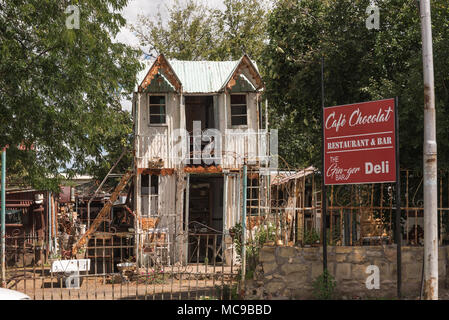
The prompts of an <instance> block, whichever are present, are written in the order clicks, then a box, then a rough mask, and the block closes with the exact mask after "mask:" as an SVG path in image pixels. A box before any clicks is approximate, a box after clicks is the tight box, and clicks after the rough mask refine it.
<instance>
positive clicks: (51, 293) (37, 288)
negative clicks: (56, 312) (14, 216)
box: [6, 234, 240, 300]
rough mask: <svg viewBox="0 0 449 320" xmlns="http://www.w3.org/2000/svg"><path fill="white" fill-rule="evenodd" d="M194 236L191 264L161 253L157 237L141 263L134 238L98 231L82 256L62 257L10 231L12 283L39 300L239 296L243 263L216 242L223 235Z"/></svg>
mask: <svg viewBox="0 0 449 320" xmlns="http://www.w3.org/2000/svg"><path fill="white" fill-rule="evenodd" d="M192 236H194V237H193V238H194V240H192V241H191V243H190V245H192V246H193V255H194V256H195V258H196V259H195V258H193V257H192V259H190V260H189V263H188V264H186V265H185V264H184V265H182V264H180V263H177V264H167V263H164V261H163V260H162V259H158V257H162V253H161V252H160V251H158V250H157V248H156V243H154V250H153V251H152V250H147V252H146V253H145V254H146V255H145V256H146V257H147V259H144V260H143V261H142V262H141V263H139V265H137V264H136V263H135V262H134V261H133V260H134V256H133V255H134V244H133V242H132V239H130V238H124V239H123V240H122V241H121V242H117V241H116V242H113V241H111V239H113V238H106V237H103V236H102V235H101V234H96V235H95V237H93V238H92V239H91V241H89V243H88V246H87V247H86V251H85V252H84V253H79V254H78V255H77V257H76V258H78V259H73V260H61V259H60V256H58V255H55V254H53V253H52V252H49V251H48V246H47V244H46V243H45V241H41V240H40V239H37V238H30V237H20V238H19V237H10V238H8V239H7V240H8V241H7V250H6V261H7V268H6V283H7V288H9V289H13V290H17V291H20V292H23V293H25V294H27V295H28V296H29V297H30V298H32V299H36V300H92V299H95V300H123V299H133V300H141V299H143V300H164V299H205V300H207V299H223V300H228V299H238V298H239V292H240V288H239V284H238V277H239V268H238V265H237V266H236V265H233V263H232V262H231V264H226V263H225V261H224V259H222V257H221V253H220V252H217V251H216V250H215V246H213V247H212V245H214V244H217V243H218V242H219V239H218V236H217V235H199V234H197V235H192ZM86 259H88V260H86ZM87 261H88V262H87Z"/></svg>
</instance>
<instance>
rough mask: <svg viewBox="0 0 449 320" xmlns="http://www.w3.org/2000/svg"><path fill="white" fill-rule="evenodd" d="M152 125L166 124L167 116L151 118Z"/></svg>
mask: <svg viewBox="0 0 449 320" xmlns="http://www.w3.org/2000/svg"><path fill="white" fill-rule="evenodd" d="M150 123H165V115H158V116H150Z"/></svg>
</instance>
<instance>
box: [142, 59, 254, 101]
mask: <svg viewBox="0 0 449 320" xmlns="http://www.w3.org/2000/svg"><path fill="white" fill-rule="evenodd" d="M240 61H241V60H236V61H181V60H168V62H169V64H170V66H171V67H172V68H173V71H174V72H175V74H176V76H177V77H178V78H179V80H180V81H181V83H182V86H183V91H184V93H215V92H220V91H221V90H222V88H223V86H224V85H225V84H226V82H227V80H228V79H229V78H230V77H231V75H232V72H233V71H234V70H235V68H236V67H237V65H238V64H239V63H240ZM153 63H154V60H145V61H144V64H145V68H144V69H143V70H142V71H140V72H139V73H138V75H137V83H138V84H141V83H142V81H143V80H144V79H145V76H146V75H147V73H148V70H149V69H150V68H151V66H152V64H153ZM253 63H254V62H253ZM254 66H255V68H256V70H257V65H256V64H255V63H254ZM241 77H242V78H243V79H245V80H247V79H246V77H245V76H244V75H241ZM247 81H248V80H247ZM248 83H250V82H249V81H248ZM251 86H252V85H251Z"/></svg>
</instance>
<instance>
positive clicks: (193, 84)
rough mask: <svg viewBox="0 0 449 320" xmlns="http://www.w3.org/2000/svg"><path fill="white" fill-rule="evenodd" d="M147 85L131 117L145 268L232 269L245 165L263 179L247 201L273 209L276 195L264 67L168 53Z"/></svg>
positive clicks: (139, 239)
mask: <svg viewBox="0 0 449 320" xmlns="http://www.w3.org/2000/svg"><path fill="white" fill-rule="evenodd" d="M139 84H140V85H139V86H138V88H137V90H136V92H134V95H133V110H132V111H133V118H134V137H135V143H134V170H135V172H136V175H135V178H134V195H135V196H134V211H135V213H136V217H137V219H136V225H135V228H136V234H137V237H136V249H137V259H138V261H140V262H142V261H144V260H148V259H150V260H151V259H153V260H154V258H155V257H156V258H157V259H162V260H163V262H164V263H168V264H173V263H181V264H186V263H191V262H205V261H211V259H214V260H217V261H219V260H221V261H223V262H227V263H230V261H232V260H233V259H234V258H235V252H233V251H234V249H233V245H232V242H233V241H232V239H231V237H230V236H229V229H230V228H232V227H234V226H235V225H236V224H237V223H239V222H240V220H241V213H242V208H243V194H242V190H243V181H242V177H243V175H242V168H243V165H244V164H246V165H248V166H249V167H250V168H251V169H250V173H251V174H250V176H249V178H251V179H253V180H257V181H256V182H255V183H254V185H256V186H257V190H256V192H255V193H254V192H253V193H251V194H250V193H249V192H248V196H249V199H248V200H249V202H248V203H249V204H250V201H251V200H252V201H253V202H254V199H251V197H253V198H254V197H257V199H258V200H257V201H258V202H259V204H260V202H263V201H265V198H264V196H263V194H264V191H263V190H268V188H265V187H264V184H266V182H264V181H265V179H264V178H263V176H262V175H261V174H260V173H261V170H263V169H264V168H267V167H268V166H269V165H270V163H269V162H270V161H269V160H270V157H269V156H270V152H269V149H270V135H269V134H268V119H267V118H268V117H267V112H266V111H267V108H266V104H264V103H262V101H261V95H262V93H263V89H264V84H263V81H262V78H261V76H260V74H259V71H258V69H257V66H256V65H255V64H254V63H253V62H252V61H251V60H250V59H249V57H248V56H246V55H245V56H243V57H242V58H241V59H240V60H238V61H178V60H173V61H172V60H170V61H168V60H167V59H166V58H165V57H164V56H163V55H160V56H159V57H158V58H157V59H156V60H155V61H154V63H153V64H152V65H151V66H150V68H149V70H145V76H144V78H143V80H142V81H141V82H140V83H139ZM263 106H265V108H262V107H263ZM253 194H254V195H253ZM248 203H247V204H248ZM249 207H251V205H249ZM250 211H251V209H250ZM249 214H251V212H249Z"/></svg>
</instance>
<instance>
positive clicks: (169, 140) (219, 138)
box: [135, 130, 273, 168]
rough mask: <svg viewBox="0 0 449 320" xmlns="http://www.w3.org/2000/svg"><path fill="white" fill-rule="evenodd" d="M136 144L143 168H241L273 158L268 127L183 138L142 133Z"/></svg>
mask: <svg viewBox="0 0 449 320" xmlns="http://www.w3.org/2000/svg"><path fill="white" fill-rule="evenodd" d="M135 147H136V157H137V164H138V167H139V168H150V167H152V168H154V167H161V168H180V167H183V166H185V165H215V166H221V167H222V168H239V167H241V166H242V165H243V163H244V161H245V160H246V161H247V163H248V164H258V165H261V166H265V165H267V164H268V163H269V160H270V134H269V133H267V131H266V130H260V131H249V130H245V131H243V130H239V131H233V130H228V131H227V132H226V134H208V135H207V134H205V133H203V134H202V135H201V136H188V135H187V134H185V135H184V136H182V137H181V136H179V135H178V136H176V135H168V134H165V133H157V134H152V135H139V136H137V137H136V141H135ZM271 154H273V152H271Z"/></svg>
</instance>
